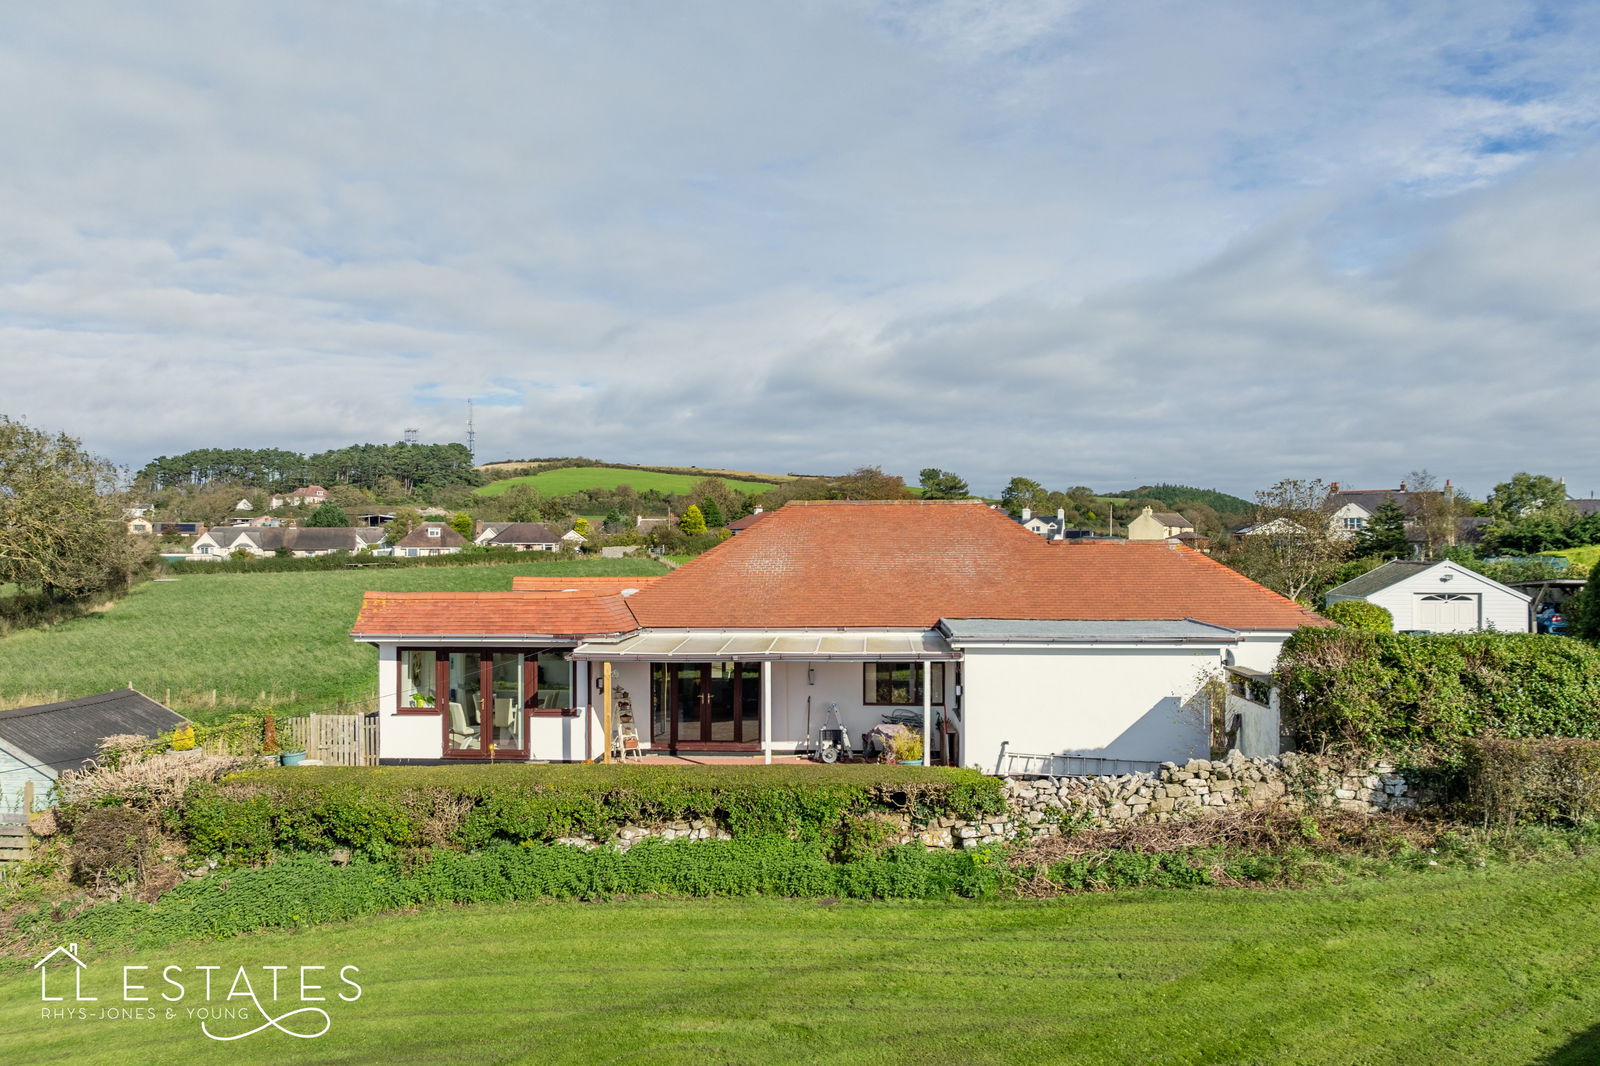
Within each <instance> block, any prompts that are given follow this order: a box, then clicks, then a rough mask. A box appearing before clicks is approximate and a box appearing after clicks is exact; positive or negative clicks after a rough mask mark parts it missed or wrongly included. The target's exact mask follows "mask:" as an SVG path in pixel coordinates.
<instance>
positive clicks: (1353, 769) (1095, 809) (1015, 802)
mask: <svg viewBox="0 0 1600 1066" xmlns="http://www.w3.org/2000/svg"><path fill="white" fill-rule="evenodd" d="M1005 791H1006V805H1007V808H1008V809H1007V811H1006V812H1005V813H1004V814H996V815H994V816H992V817H989V818H985V819H982V820H980V821H967V820H963V819H959V818H940V819H935V820H934V821H933V822H931V823H927V824H920V823H918V824H913V823H912V822H911V820H910V819H909V818H908V817H907V816H905V815H900V816H898V817H896V816H894V815H887V814H886V815H884V817H885V818H886V819H889V820H891V821H897V822H898V824H897V825H895V826H894V829H895V832H894V833H893V835H892V837H891V842H892V843H905V842H908V841H912V840H916V841H920V842H921V843H922V844H924V845H926V846H927V847H930V848H972V847H981V846H983V845H985V844H1000V843H1004V842H1006V841H1011V840H1017V839H1019V838H1027V837H1036V836H1055V835H1058V834H1060V833H1063V832H1073V831H1075V830H1079V829H1107V828H1115V827H1117V826H1126V825H1149V824H1155V823H1161V822H1173V821H1184V820H1188V819H1193V818H1204V817H1206V816H1207V815H1211V814H1217V813H1221V812H1224V811H1230V810H1239V809H1246V810H1249V809H1254V808H1259V807H1270V806H1274V805H1285V806H1289V807H1296V808H1300V809H1305V810H1313V809H1336V810H1345V811H1356V812H1360V813H1364V814H1377V813H1380V812H1384V811H1405V810H1413V809H1415V808H1417V807H1419V806H1424V805H1426V804H1428V803H1429V802H1431V797H1429V796H1428V795H1427V794H1425V793H1423V792H1421V791H1420V790H1418V789H1416V788H1415V787H1414V786H1413V785H1411V784H1409V783H1408V782H1407V781H1406V779H1405V778H1404V777H1403V776H1402V775H1400V774H1398V773H1396V772H1395V768H1394V766H1392V765H1391V764H1389V763H1386V762H1382V761H1379V760H1367V761H1364V762H1360V763H1356V764H1346V763H1337V762H1330V761H1328V760H1324V759H1319V758H1315V757H1312V756H1307V755H1296V754H1293V753H1290V754H1287V755H1283V756H1281V757H1279V758H1276V759H1266V758H1255V759H1252V758H1246V757H1245V756H1244V755H1241V754H1240V753H1239V752H1237V751H1232V752H1229V753H1228V755H1227V757H1226V758H1223V759H1218V760H1216V761H1210V760H1206V759H1190V760H1189V761H1188V762H1186V763H1183V764H1181V765H1180V764H1178V763H1171V762H1168V763H1162V764H1161V769H1160V770H1158V771H1156V772H1155V773H1139V774H1123V775H1121V776H1119V777H1055V778H1051V777H1008V778H1006V779H1005ZM647 838H656V839H660V840H731V839H732V837H731V836H730V835H729V834H728V832H727V831H726V830H725V829H723V828H722V827H721V826H719V825H717V824H716V823H715V822H713V821H710V820H703V821H694V822H671V823H667V824H665V825H653V826H637V825H629V826H624V827H623V828H622V829H620V830H619V831H618V832H617V834H616V835H615V836H614V837H613V838H612V839H611V840H610V841H602V840H598V839H596V838H593V837H588V836H582V837H564V838H562V839H560V840H557V841H555V843H557V844H566V845H570V846H575V847H586V848H593V847H600V846H602V845H603V844H607V843H609V844H610V845H611V846H613V847H616V848H619V849H621V850H624V851H626V850H627V849H628V848H630V847H632V846H633V845H634V844H637V843H638V842H639V841H641V840H645V839H647Z"/></svg>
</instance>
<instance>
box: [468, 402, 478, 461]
mask: <svg viewBox="0 0 1600 1066" xmlns="http://www.w3.org/2000/svg"><path fill="white" fill-rule="evenodd" d="M467 454H468V455H469V456H471V457H472V460H473V462H477V459H478V433H477V431H476V430H475V429H473V428H472V401H471V400H468V401H467Z"/></svg>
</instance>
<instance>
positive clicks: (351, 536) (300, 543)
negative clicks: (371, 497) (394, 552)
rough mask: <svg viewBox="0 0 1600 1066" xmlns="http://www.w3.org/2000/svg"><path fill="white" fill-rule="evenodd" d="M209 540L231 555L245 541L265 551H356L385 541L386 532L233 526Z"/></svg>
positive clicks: (356, 528)
mask: <svg viewBox="0 0 1600 1066" xmlns="http://www.w3.org/2000/svg"><path fill="white" fill-rule="evenodd" d="M209 536H210V537H211V539H212V540H213V541H215V542H216V543H217V545H218V546H219V547H221V548H223V549H225V550H229V551H231V550H232V549H233V547H234V546H235V545H236V544H237V543H238V542H239V539H240V538H241V537H249V538H250V540H251V541H252V542H253V543H255V544H256V545H257V546H259V547H260V548H261V550H262V551H267V552H274V551H277V550H278V549H279V548H287V549H289V550H290V551H299V552H328V551H338V550H339V549H340V548H343V549H345V550H346V551H356V550H358V549H360V548H361V547H362V546H363V545H365V544H376V543H378V542H379V541H381V540H383V530H382V529H379V528H377V527H374V526H229V527H227V528H218V529H212V530H210V531H209Z"/></svg>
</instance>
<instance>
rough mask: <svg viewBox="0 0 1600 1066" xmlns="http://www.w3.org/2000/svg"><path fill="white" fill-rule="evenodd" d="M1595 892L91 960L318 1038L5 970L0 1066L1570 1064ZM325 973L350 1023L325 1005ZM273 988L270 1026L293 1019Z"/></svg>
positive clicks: (751, 926)
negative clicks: (210, 970) (75, 1010)
mask: <svg viewBox="0 0 1600 1066" xmlns="http://www.w3.org/2000/svg"><path fill="white" fill-rule="evenodd" d="M1597 885H1600V857H1596V856H1590V857H1588V858H1585V859H1579V860H1572V861H1569V862H1566V863H1563V864H1560V865H1549V866H1534V867H1529V866H1521V865H1496V866H1493V867H1490V868H1488V869H1484V870H1476V869H1473V870H1468V869H1460V868H1451V869H1444V868H1441V869H1439V870H1436V871H1426V872H1422V873H1411V874H1406V875H1403V876H1398V877H1396V878H1394V879H1392V880H1377V879H1372V880H1361V881H1356V882H1352V883H1349V884H1345V885H1342V886H1332V887H1323V888H1316V889H1307V890H1273V891H1261V890H1249V889H1210V890H1195V891H1159V890H1144V891H1138V892H1123V893H1116V894H1109V895H1103V896H1078V897H1069V898H1064V899H1058V900H1051V901H1035V902H1011V903H948V904H905V903H893V904H890V903H849V902H834V901H829V900H812V901H795V900H769V899H755V900H707V901H696V902H684V901H634V902H621V903H604V904H592V903H585V904H573V903H563V904H549V905H521V906H514V905H484V906H474V907H456V908H449V909H441V910H427V911H423V912H420V913H416V914H409V915H397V916H392V917H385V918H380V919H375V920H369V921H363V922H355V923H350V924H345V925H335V926H322V927H317V928H311V929H305V930H301V931H297V932H292V933H263V934H256V935H252V936H245V937H237V938H233V939H229V940H225V941H220V942H213V943H209V944H200V945H195V944H188V945H176V946H173V947H170V948H167V949H155V948H152V949H144V950H141V951H139V952H138V953H136V954H134V955H129V956H123V955H110V956H105V957H102V956H98V955H97V954H96V953H95V951H94V949H93V947H92V946H89V945H85V946H84V948H85V950H84V951H82V952H80V954H82V955H83V956H84V961H85V962H86V963H87V964H88V969H87V970H86V971H85V977H84V981H85V982H86V983H85V985H84V992H85V994H94V991H93V990H95V989H98V990H99V995H100V997H101V998H100V1002H98V1003H92V1004H86V1005H85V1006H87V1007H90V1008H96V1009H98V1008H100V1007H104V1006H107V1005H114V1006H120V1005H121V1000H122V991H121V979H122V970H121V967H122V966H123V965H129V964H132V965H146V966H149V967H151V969H150V970H147V971H143V972H142V973H141V972H138V971H135V983H139V980H140V979H141V978H143V979H144V983H145V984H146V985H147V987H149V988H150V989H151V992H152V994H154V993H156V992H158V991H159V990H162V989H163V988H164V986H162V985H161V984H160V979H161V971H162V968H163V967H166V966H169V965H180V966H184V967H185V968H186V972H185V974H184V977H185V980H187V981H188V982H189V988H188V992H187V995H188V996H189V997H191V998H190V999H189V1000H188V1002H189V1003H190V1004H191V1005H195V1004H197V1002H198V1000H199V997H200V996H201V994H202V987H201V986H200V985H199V984H197V983H196V982H197V981H199V980H200V979H201V977H200V975H199V974H198V973H197V972H196V971H195V970H194V969H193V967H195V966H198V965H212V966H218V967H221V970H220V971H219V973H220V974H223V975H227V978H228V979H230V980H231V979H233V978H234V975H236V974H237V968H238V967H240V966H244V967H248V968H249V969H248V971H247V977H248V978H249V979H250V980H251V981H252V982H253V984H254V986H255V989H256V991H257V992H258V994H261V995H263V997H264V998H265V995H266V994H265V992H264V989H266V988H268V987H270V984H269V982H268V975H267V974H266V973H265V972H264V971H263V970H262V969H261V967H264V966H269V965H271V966H288V967H296V968H297V967H299V966H301V965H323V966H328V967H330V969H329V970H328V971H326V972H325V977H324V981H323V983H324V987H325V988H326V990H327V991H326V994H327V995H328V996H329V997H330V999H329V1001H327V1002H325V1003H323V1004H322V1006H323V1007H325V1008H326V1009H327V1011H328V1014H329V1016H330V1028H329V1030H328V1032H327V1033H326V1035H324V1036H322V1037H320V1038H318V1039H315V1040H297V1039H295V1038H293V1037H290V1036H288V1035H286V1034H284V1033H281V1032H276V1031H273V1030H270V1029H269V1030H267V1031H265V1032H262V1033H259V1034H256V1035H254V1036H250V1037H248V1038H245V1039H242V1040H240V1041H238V1042H237V1043H233V1044H219V1043H213V1042H212V1041H211V1040H209V1039H207V1038H205V1037H204V1036H202V1035H201V1033H200V1031H199V1022H198V1021H196V1020H193V1019H189V1018H185V1017H184V1016H183V1015H182V1012H181V1010H180V1011H179V1013H178V1017H176V1018H175V1019H172V1020H168V1019H166V1018H164V1017H160V1018H156V1019H153V1020H122V1019H114V1020H103V1021H98V1020H97V1021H78V1022H72V1021H67V1020H57V1019H52V1018H45V1017H42V1016H41V1002H40V995H41V987H40V982H39V979H38V975H37V974H36V973H33V972H29V971H26V970H24V969H23V967H25V966H27V965H28V960H21V961H11V962H9V963H8V964H7V965H6V969H5V970H4V971H3V972H0V1061H4V1062H8V1063H9V1062H16V1063H28V1064H30V1066H41V1064H45V1063H73V1064H107V1066H123V1064H127V1063H158V1062H184V1063H208V1062H227V1063H229V1064H230V1066H250V1064H253V1063H280V1062H287V1061H295V1062H327V1063H334V1062H337V1063H384V1064H391V1063H393V1064H400V1063H440V1062H463V1063H537V1064H541V1066H546V1064H548V1066H558V1064H573V1066H580V1064H581V1066H588V1064H592V1063H628V1064H641V1066H644V1064H649V1066H656V1064H662V1066H672V1064H682V1066H701V1064H704V1063H719V1064H723V1063H750V1064H762V1066H768V1064H781V1063H806V1064H813V1063H816V1064H824V1063H826V1064H841V1066H843V1064H883V1066H901V1064H904V1063H916V1064H929V1066H944V1064H948V1066H968V1064H971V1066H979V1064H988V1063H994V1064H1002V1063H1003V1064H1008V1066H1009V1064H1012V1063H1050V1064H1056V1063H1085V1064H1091V1063H1092V1064H1094V1066H1148V1064H1180V1063H1181V1064H1185V1066H1199V1064H1213V1066H1224V1064H1226V1066H1253V1064H1260V1066H1288V1064H1293V1066H1412V1064H1417V1066H1424V1064H1426V1066H1434V1064H1437V1063H1472V1064H1473V1066H1525V1064H1532V1063H1543V1064H1546V1066H1579V1064H1585V1066H1592V1064H1593V1063H1595V1062H1596V1061H1600V952H1597V950H1596V934H1595V925H1594V906H1595V904H1594V895H1595V890H1596V886H1597ZM346 965H354V966H357V967H359V968H360V972H359V974H358V975H352V976H353V977H354V978H355V979H356V980H357V982H358V983H359V984H360V986H361V990H362V993H361V997H360V999H359V1001H357V1002H355V1003H345V1002H339V1001H338V1000H336V999H332V998H331V997H332V995H333V992H334V991H335V990H339V989H346V990H347V988H346V986H342V985H340V984H339V983H338V980H337V974H338V969H339V967H342V966H346ZM289 974H290V975H291V976H290V977H289V978H287V979H286V980H287V981H292V980H293V978H294V976H297V970H290V971H289ZM51 980H53V981H59V982H61V983H62V984H64V985H65V988H64V991H65V992H66V994H67V995H68V996H69V997H70V996H71V995H72V988H71V984H70V980H71V979H70V978H68V977H66V976H65V974H64V972H63V971H61V970H56V971H54V972H53V974H52V976H51ZM230 987H231V986H230ZM290 987H292V986H290V985H288V984H286V987H285V989H284V999H283V1000H280V1001H279V1002H280V1003H283V1002H285V1001H287V1004H288V1005H287V1006H279V1007H277V1008H276V1009H273V1010H272V1011H271V1013H273V1014H275V1015H281V1014H283V1013H284V1012H285V1011H287V1010H289V1009H292V1008H294V1007H298V1006H299V1005H300V1003H299V1001H298V996H297V994H296V993H297V991H298V990H297V988H296V989H295V991H290ZM58 990H59V989H58ZM52 994H57V993H56V992H53V993H52ZM213 1000H214V1002H215V1003H219V1004H220V1003H222V1002H224V1000H223V992H222V986H221V985H219V987H218V988H217V990H216V991H214V993H213ZM245 1002H246V1003H248V1001H245ZM55 1005H56V1006H73V1005H74V1004H72V1003H70V1002H68V1003H63V1004H55ZM156 1005H157V1006H158V1007H160V1006H165V1004H160V1003H157V1004H156ZM264 1005H266V1006H269V1007H270V1006H271V1000H270V999H266V1000H265V1003H264ZM257 1024H260V1023H259V1022H258V1021H256V1020H231V1021H223V1022H218V1023H214V1025H213V1029H212V1031H213V1032H214V1033H217V1034H218V1035H231V1034H234V1033H240V1032H244V1031H247V1030H248V1029H251V1028H254V1027H255V1026H256V1025H257ZM285 1024H286V1025H291V1026H305V1027H306V1028H304V1029H302V1030H301V1031H315V1029H316V1028H318V1027H320V1024H321V1023H320V1020H314V1021H308V1020H307V1019H305V1018H291V1019H288V1020H286V1021H285Z"/></svg>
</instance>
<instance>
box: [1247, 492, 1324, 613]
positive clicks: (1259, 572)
mask: <svg viewBox="0 0 1600 1066" xmlns="http://www.w3.org/2000/svg"><path fill="white" fill-rule="evenodd" d="M1327 498H1328V486H1327V485H1325V484H1324V483H1323V482H1322V481H1321V480H1320V479H1318V480H1313V481H1301V480H1296V479H1293V478H1286V479H1285V480H1283V481H1280V482H1278V483H1277V484H1276V485H1274V486H1272V487H1271V488H1270V489H1263V490H1261V491H1260V492H1258V493H1256V521H1255V527H1256V532H1254V533H1251V534H1248V535H1246V536H1244V537H1243V538H1241V540H1240V542H1239V543H1238V544H1237V545H1235V546H1234V547H1233V548H1232V549H1231V550H1230V551H1229V552H1228V553H1227V555H1226V558H1225V559H1224V561H1225V562H1227V564H1228V565H1229V566H1231V567H1233V568H1234V569H1235V570H1238V571H1239V572H1240V573H1242V574H1244V575H1245V576H1246V577H1248V578H1251V579H1252V580H1254V581H1257V582H1260V583H1261V584H1263V585H1265V586H1267V588H1269V589H1272V590H1273V591H1275V592H1278V593H1281V594H1283V595H1284V596H1287V597H1289V598H1290V599H1291V600H1301V601H1302V602H1304V601H1305V600H1307V599H1309V598H1310V593H1311V592H1312V591H1313V590H1315V589H1316V588H1317V587H1318V586H1319V585H1324V584H1325V583H1326V581H1327V580H1328V578H1329V577H1330V576H1331V575H1332V574H1333V573H1334V572H1335V571H1336V570H1337V569H1338V566H1339V564H1340V563H1342V562H1343V561H1344V560H1345V557H1346V556H1347V555H1348V554H1349V552H1350V543H1349V541H1347V540H1345V539H1343V538H1341V537H1338V536H1335V535H1334V532H1333V527H1332V523H1331V522H1330V521H1329V518H1328V512H1327V510H1326V509H1325V508H1324V506H1323V504H1324V501H1325V500H1327Z"/></svg>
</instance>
